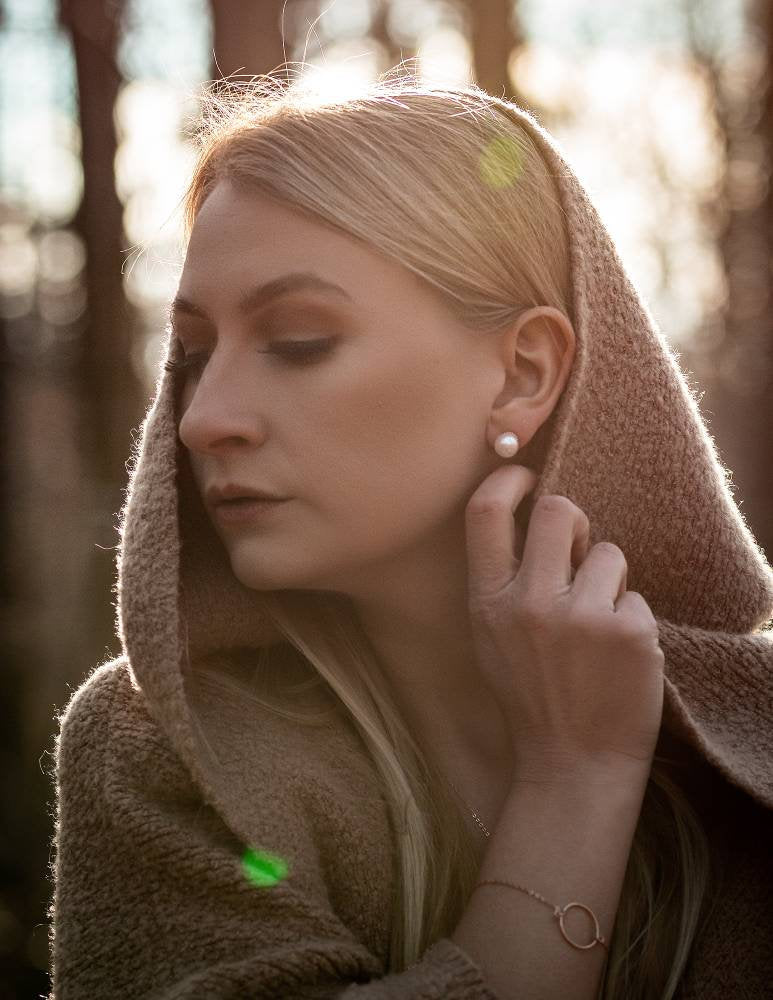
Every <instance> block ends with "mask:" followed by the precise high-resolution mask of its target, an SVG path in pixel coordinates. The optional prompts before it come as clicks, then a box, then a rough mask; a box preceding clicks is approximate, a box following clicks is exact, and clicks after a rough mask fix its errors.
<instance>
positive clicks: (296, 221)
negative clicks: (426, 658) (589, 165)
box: [173, 182, 503, 593]
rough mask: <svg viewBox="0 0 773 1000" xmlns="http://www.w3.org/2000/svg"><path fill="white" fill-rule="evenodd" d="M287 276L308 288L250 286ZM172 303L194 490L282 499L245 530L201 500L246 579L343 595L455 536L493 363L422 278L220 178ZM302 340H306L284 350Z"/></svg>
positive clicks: (496, 380)
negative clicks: (187, 360) (239, 490)
mask: <svg viewBox="0 0 773 1000" xmlns="http://www.w3.org/2000/svg"><path fill="white" fill-rule="evenodd" d="M296 274H304V275H313V276H314V277H315V278H316V279H317V285H316V287H315V285H313V284H308V285H303V284H297V285H296V286H295V287H294V289H292V290H291V288H290V283H289V282H286V283H285V285H284V286H277V285H275V286H274V288H275V290H276V289H278V290H279V292H280V294H277V295H275V296H271V297H268V296H267V295H266V292H265V291H264V292H263V293H262V295H261V294H258V293H257V292H256V291H255V290H256V289H258V288H260V287H261V286H266V285H271V284H272V283H275V282H280V280H282V279H286V278H287V276H288V275H296ZM321 282H325V283H328V284H329V286H330V287H326V286H324V285H323V284H321ZM333 286H335V287H333ZM283 287H284V293H283V294H282V293H281V292H282V288H283ZM248 296H249V297H250V298H251V302H250V303H249V308H247V309H246V310H245V308H244V305H245V302H244V300H245V299H246V298H247V297H248ZM176 301H177V302H178V303H179V305H177V306H176V307H173V320H174V325H175V330H176V334H177V336H178V338H179V340H180V342H181V344H182V347H183V350H184V352H185V355H186V357H191V356H193V355H195V356H196V359H194V360H195V363H194V364H193V365H192V366H191V367H189V368H187V369H185V370H184V371H183V372H182V373H181V375H180V376H179V377H181V378H183V379H184V388H183V396H182V407H183V410H182V414H183V415H182V419H181V422H180V426H179V434H180V438H181V441H182V443H183V444H184V445H185V447H186V448H187V449H188V455H189V459H190V464H191V469H192V472H193V476H194V479H195V481H196V484H197V486H198V488H199V490H200V491H201V494H202V497H206V495H207V490H208V489H210V488H211V487H213V486H222V485H223V484H226V483H235V484H238V485H240V486H246V487H248V488H250V489H254V490H262V491H266V492H270V493H273V494H275V495H278V496H282V497H288V498H290V499H288V500H287V501H286V502H284V503H282V504H277V505H274V506H273V507H271V508H269V509H268V510H267V511H266V512H265V513H263V514H259V515H258V516H256V517H255V518H252V519H249V518H247V519H244V520H241V521H240V522H238V523H236V522H228V521H226V520H225V519H224V518H223V517H222V516H220V515H218V514H217V512H216V511H215V510H214V509H213V508H212V506H210V505H209V504H207V502H206V500H205V504H206V505H207V510H208V513H209V515H210V517H211V518H212V521H213V525H214V527H215V530H216V532H217V534H218V535H219V537H220V538H221V539H222V541H223V543H224V545H225V546H226V548H227V551H228V553H229V556H230V560H231V565H232V568H233V570H234V573H235V574H236V576H237V578H238V579H239V580H240V581H241V582H242V583H243V584H245V585H246V586H248V587H252V588H256V589H285V588H300V589H323V590H324V589H330V590H336V591H339V592H343V593H347V592H349V593H351V592H352V590H354V589H355V588H356V585H357V582H358V581H363V580H366V579H367V577H368V575H371V576H372V575H374V574H379V573H380V572H382V571H383V570H384V568H385V567H386V565H387V564H389V563H390V561H393V560H399V559H405V558H410V555H411V553H416V552H419V551H426V548H427V546H428V545H429V546H431V545H432V544H433V540H435V539H437V538H439V537H441V536H443V534H444V532H447V530H448V527H449V525H450V524H451V523H454V524H455V525H456V526H457V528H458V530H460V531H463V508H464V505H465V504H466V502H467V500H468V499H469V497H470V495H471V494H472V492H473V491H474V490H475V488H476V486H477V485H478V484H479V483H480V482H481V481H482V479H483V478H484V476H485V475H486V474H487V472H488V471H490V470H491V469H492V468H494V467H496V464H497V459H496V456H493V458H494V461H493V463H492V461H491V449H490V447H489V446H488V445H487V442H486V436H485V434H486V424H487V420H488V418H489V414H490V408H491V403H492V400H493V399H494V398H495V397H496V394H497V391H498V390H499V389H501V387H502V379H503V372H502V366H501V361H500V360H499V358H498V352H497V350H496V349H495V346H494V345H492V347H491V349H489V348H487V347H486V344H487V341H486V339H485V336H486V335H483V334H480V333H476V332H474V331H470V330H469V329H467V328H466V327H464V326H463V325H462V324H461V322H460V321H459V320H457V319H455V318H454V317H453V316H452V314H451V312H450V311H449V309H448V307H447V305H446V304H445V303H444V302H443V301H442V300H441V299H440V298H439V297H438V295H437V294H436V293H435V292H434V291H433V290H432V289H431V288H430V286H428V285H426V284H425V283H423V282H422V281H421V280H420V279H419V278H417V277H416V276H414V275H413V274H412V272H410V271H408V270H407V269H406V268H403V267H401V266H400V265H399V264H397V263H395V262H393V261H391V260H389V259H388V258H386V257H384V256H382V255H381V254H379V253H377V252H376V251H374V250H373V249H371V248H369V247H368V246H366V245H365V244H363V243H360V242H358V241H357V240H355V239H353V238H351V237H349V236H347V235H345V234H342V233H340V232H337V231H335V230H334V229H333V228H331V227H327V226H325V225H324V224H321V223H318V222H316V221H314V220H312V219H311V218H309V217H307V216H305V215H303V214H302V213H299V212H296V211H294V210H291V209H289V208H286V207H284V206H281V205H280V204H278V203H275V202H273V201H271V200H270V199H266V198H263V197H260V196H257V195H255V194H252V193H243V192H239V191H238V190H236V189H235V188H233V187H232V186H231V185H229V184H228V183H227V182H220V183H219V184H218V185H217V186H216V187H215V188H214V189H213V191H212V192H211V194H210V195H209V196H208V198H207V199H206V201H205V202H204V204H203V206H202V207H201V209H200V211H199V214H198V217H197V219H196V223H195V226H194V228H193V232H192V234H191V239H190V242H189V247H188V253H187V257H186V260H185V266H184V269H183V273H182V276H181V280H180V285H179V289H178V298H177V300H176ZM481 338H483V339H481ZM298 342H305V343H306V344H310V343H312V342H313V343H314V345H315V346H314V347H312V348H310V349H309V351H310V353H307V354H305V355H300V354H297V353H290V352H291V351H292V352H297V351H298V350H299V348H298V347H293V346H291V345H293V344H297V343H298ZM461 540H462V542H463V536H462V539H461Z"/></svg>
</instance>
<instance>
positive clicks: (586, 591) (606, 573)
mask: <svg viewBox="0 0 773 1000" xmlns="http://www.w3.org/2000/svg"><path fill="white" fill-rule="evenodd" d="M627 582H628V562H627V561H626V558H625V556H624V555H623V552H622V550H621V549H620V548H619V547H618V546H617V545H615V544H614V543H612V542H597V543H596V544H595V545H594V546H592V547H591V549H590V552H588V555H587V556H586V557H585V559H584V560H583V562H582V564H581V565H580V567H579V568H578V570H577V572H576V573H575V575H574V582H573V584H572V591H573V593H575V594H576V595H577V600H578V602H579V603H585V602H587V603H589V604H592V605H593V607H596V608H597V607H599V606H600V605H603V606H604V607H606V608H608V610H610V611H614V610H615V604H616V603H617V602H618V601H619V600H620V598H621V597H622V596H623V594H624V593H625V591H626V586H627Z"/></svg>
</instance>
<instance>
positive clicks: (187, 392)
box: [178, 357, 265, 454]
mask: <svg viewBox="0 0 773 1000" xmlns="http://www.w3.org/2000/svg"><path fill="white" fill-rule="evenodd" d="M214 364H215V360H214V357H212V358H210V360H209V362H208V363H207V367H206V370H205V371H204V373H203V374H202V375H201V377H200V378H199V380H198V382H197V383H196V384H195V386H193V387H192V388H191V389H188V388H187V387H186V388H184V389H183V393H182V408H183V415H182V417H181V419H180V425H179V428H178V433H179V436H180V440H181V441H182V443H183V444H184V445H185V447H186V448H188V449H189V450H190V451H196V452H200V453H202V454H219V453H220V452H222V451H223V450H224V449H228V448H235V447H236V448H238V447H242V448H243V447H257V446H259V445H260V444H261V442H262V441H263V440H264V437H265V430H264V428H263V423H262V420H261V418H260V416H259V414H258V408H257V407H256V405H255V400H256V395H257V394H256V391H255V387H252V388H250V386H249V385H248V384H247V381H246V376H245V374H244V373H242V375H241V376H240V375H239V374H238V366H236V365H231V366H229V367H227V368H226V367H225V366H223V364H222V362H221V364H220V365H219V366H218V368H215V367H214Z"/></svg>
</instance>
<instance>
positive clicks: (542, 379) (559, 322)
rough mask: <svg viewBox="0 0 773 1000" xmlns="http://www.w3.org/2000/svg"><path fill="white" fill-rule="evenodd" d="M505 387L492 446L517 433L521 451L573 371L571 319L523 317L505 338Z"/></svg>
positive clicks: (494, 413) (552, 311)
mask: <svg viewBox="0 0 773 1000" xmlns="http://www.w3.org/2000/svg"><path fill="white" fill-rule="evenodd" d="M500 337H501V343H500V357H501V360H502V373H503V377H504V386H503V388H502V391H501V392H500V393H499V395H498V396H497V398H496V399H495V400H494V404H493V406H492V408H491V420H490V424H489V430H488V437H489V444H490V445H491V446H492V447H493V444H494V441H495V440H496V438H497V437H498V436H499V435H500V434H502V433H503V432H504V431H513V432H514V433H515V434H517V436H518V441H519V443H520V445H521V446H523V445H525V444H526V443H527V442H528V441H530V440H531V438H532V437H534V435H535V434H536V433H537V431H538V430H539V428H540V427H541V426H542V424H544V423H545V421H546V420H547V419H548V418H549V417H550V415H551V413H552V412H553V410H554V409H555V407H556V404H557V403H558V400H559V399H560V397H561V393H562V392H563V390H564V386H565V385H566V382H567V380H568V378H569V373H570V372H571V370H572V364H573V362H574V357H575V349H576V339H575V333H574V327H573V326H572V324H571V322H570V321H569V318H568V317H567V316H566V315H565V314H564V313H562V312H561V310H560V309H556V308H555V307H553V306H535V307H534V308H532V309H528V310H527V311H526V312H524V313H521V315H520V316H518V318H517V319H516V320H514V321H513V323H512V325H511V326H509V327H507V329H505V330H504V331H503V332H502V333H501V334H500Z"/></svg>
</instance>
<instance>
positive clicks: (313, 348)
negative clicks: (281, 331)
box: [164, 337, 336, 372]
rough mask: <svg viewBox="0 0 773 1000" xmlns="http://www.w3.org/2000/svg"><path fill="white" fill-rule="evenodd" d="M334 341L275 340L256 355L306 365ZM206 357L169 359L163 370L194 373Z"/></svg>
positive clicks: (190, 356)
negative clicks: (272, 356) (266, 355)
mask: <svg viewBox="0 0 773 1000" xmlns="http://www.w3.org/2000/svg"><path fill="white" fill-rule="evenodd" d="M335 340H336V338H335V337H320V338H317V339H315V340H275V341H273V342H272V343H270V344H269V346H268V347H267V348H265V349H263V350H260V351H258V353H259V354H275V355H277V356H279V357H280V358H282V360H283V361H285V362H287V363H288V364H292V365H307V364H311V363H313V362H314V361H315V360H316V359H317V358H319V357H321V356H322V355H324V354H326V353H327V352H328V351H329V350H331V348H332V346H333V343H334V342H335ZM207 357H208V355H207V354H204V353H202V352H197V353H194V354H188V355H186V356H185V357H184V358H181V359H179V360H177V361H174V360H172V359H170V360H169V361H167V362H165V364H164V369H165V370H166V371H169V372H177V371H190V370H194V371H195V370H197V369H201V368H203V367H204V365H205V364H206V362H207Z"/></svg>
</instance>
